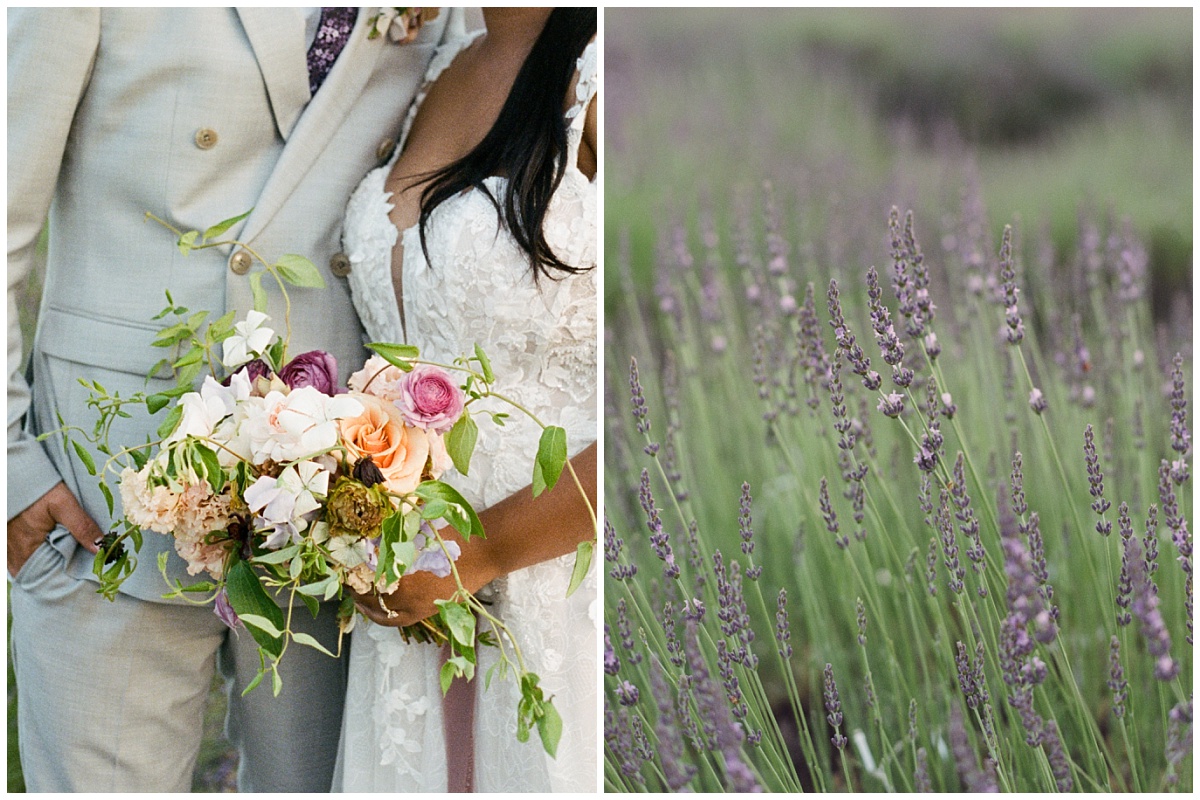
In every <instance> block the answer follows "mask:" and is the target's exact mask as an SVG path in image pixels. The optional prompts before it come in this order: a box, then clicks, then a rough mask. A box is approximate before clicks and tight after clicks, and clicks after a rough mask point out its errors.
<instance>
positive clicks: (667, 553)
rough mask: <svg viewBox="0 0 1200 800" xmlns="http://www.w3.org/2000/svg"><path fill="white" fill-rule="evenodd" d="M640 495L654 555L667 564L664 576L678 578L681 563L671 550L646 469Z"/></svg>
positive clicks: (643, 472) (643, 473)
mask: <svg viewBox="0 0 1200 800" xmlns="http://www.w3.org/2000/svg"><path fill="white" fill-rule="evenodd" d="M638 495H639V497H640V499H641V501H642V510H643V511H645V512H646V525H647V527H649V528H650V546H651V547H652V548H653V549H654V555H656V556H658V557H659V558H660V559H662V561H663V563H664V564H665V567H664V568H663V577H665V578H678V577H679V565H678V564H676V563H675V553H674V552H673V551H672V550H671V542H670V538H669V536H668V535H667V532H666V531H665V530H663V524H662V519H661V518H660V517H659V515H658V509H657V508H656V507H655V505H654V495H653V494H652V493H651V492H650V473H649V472H648V471H647V470H645V469H643V470H642V481H641V485H640V487H639V489H638Z"/></svg>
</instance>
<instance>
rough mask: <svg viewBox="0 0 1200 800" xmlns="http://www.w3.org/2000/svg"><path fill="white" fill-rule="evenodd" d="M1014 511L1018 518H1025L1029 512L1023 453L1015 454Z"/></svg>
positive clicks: (1013, 470)
mask: <svg viewBox="0 0 1200 800" xmlns="http://www.w3.org/2000/svg"><path fill="white" fill-rule="evenodd" d="M1011 485H1012V510H1013V513H1014V514H1016V515H1017V516H1023V515H1024V514H1025V512H1026V511H1028V510H1029V506H1028V505H1027V504H1026V503H1025V478H1024V476H1023V475H1022V473H1021V453H1020V451H1018V452H1016V453H1014V454H1013V468H1012V484H1011Z"/></svg>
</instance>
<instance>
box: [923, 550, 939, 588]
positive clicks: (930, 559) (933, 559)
mask: <svg viewBox="0 0 1200 800" xmlns="http://www.w3.org/2000/svg"><path fill="white" fill-rule="evenodd" d="M937 552H938V551H937V537H936V536H930V537H929V553H928V555H926V556H925V584H926V586H927V587H928V588H929V596H930V597H937V583H936V581H937Z"/></svg>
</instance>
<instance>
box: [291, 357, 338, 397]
mask: <svg viewBox="0 0 1200 800" xmlns="http://www.w3.org/2000/svg"><path fill="white" fill-rule="evenodd" d="M337 375H338V370H337V359H335V358H334V357H333V356H331V355H329V353H326V352H325V351H324V350H309V351H308V352H307V353H301V354H300V355H298V356H296V357H295V358H293V359H292V360H291V361H289V362H288V363H287V366H285V367H284V368H283V369H281V370H279V379H280V380H281V381H283V382H284V383H286V384H287V385H288V388H291V389H299V388H301V387H304V386H311V387H312V388H314V389H316V390H317V391H318V392H320V393H321V394H327V395H329V396H330V397H333V396H334V395H335V394H337V393H338V385H337Z"/></svg>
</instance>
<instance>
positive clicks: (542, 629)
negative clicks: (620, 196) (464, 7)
mask: <svg viewBox="0 0 1200 800" xmlns="http://www.w3.org/2000/svg"><path fill="white" fill-rule="evenodd" d="M472 40H473V37H467V38H465V39H461V40H457V41H455V42H453V43H450V44H447V45H446V46H445V47H444V48H443V49H441V50H440V51H439V52H438V54H437V55H435V57H434V59H433V61H432V63H431V64H430V68H429V73H428V75H427V76H426V83H425V87H424V89H423V90H422V91H421V92H420V93H419V94H418V95H417V98H416V100H415V101H414V103H413V107H412V109H410V111H409V114H408V119H407V121H406V122H405V125H404V130H403V131H402V133H401V138H400V146H399V147H398V148H397V155H398V153H399V151H400V150H401V149H402V148H403V146H404V141H405V139H406V138H407V136H408V130H409V128H410V127H411V125H412V121H413V119H414V118H415V116H416V112H417V108H418V107H419V105H420V103H421V102H422V101H423V100H424V98H425V95H426V93H427V91H428V88H429V86H430V84H431V83H432V82H433V80H434V79H436V78H437V76H438V75H439V74H440V73H441V72H442V70H444V69H445V68H446V67H447V66H448V65H449V64H450V62H451V61H452V60H453V59H454V57H455V56H456V55H457V54H458V53H459V52H460V51H461V50H462V49H463V48H464V47H465V46H466V45H467V44H469V43H470V42H471V41H472ZM578 67H579V79H578V81H577V91H576V102H575V103H574V105H573V106H572V108H571V109H570V110H569V111H568V112H567V120H568V123H569V135H568V141H569V145H570V152H569V154H568V167H567V170H566V175H565V177H564V178H563V181H562V184H561V185H560V186H559V188H558V191H557V192H556V193H555V195H554V198H553V201H552V204H551V207H550V209H549V211H548V213H547V215H546V219H545V225H544V230H545V234H546V240H547V242H548V243H549V244H550V246H551V247H552V248H553V250H554V252H555V253H556V254H557V255H558V257H559V258H560V259H562V260H563V261H565V262H566V263H568V264H572V265H577V266H592V265H595V263H596V238H597V237H596V229H597V222H598V220H597V206H596V186H595V184H594V183H593V182H591V181H589V180H588V178H587V177H586V176H585V175H584V174H583V173H581V172H580V171H579V169H578V168H577V167H576V163H577V154H578V149H579V143H580V140H581V138H582V132H583V122H584V117H585V114H584V113H583V112H584V110H585V109H586V108H587V105H588V103H589V102H590V101H591V99H592V97H593V96H594V95H595V92H596V50H595V43H592V44H590V45H589V46H588V48H587V50H586V51H585V52H584V55H583V57H581V58H580V59H579V62H578ZM395 158H396V156H393V162H394V160H395ZM391 166H392V164H391V163H389V164H387V165H385V166H383V167H380V168H379V169H376V170H375V171H373V172H372V173H370V174H369V175H368V176H367V177H366V178H365V179H364V180H363V182H362V184H361V185H360V186H359V187H358V189H357V190H356V191H355V193H354V195H353V196H352V197H351V199H350V202H349V205H348V207H347V211H346V220H345V225H344V233H343V240H344V245H345V248H346V252H347V255H348V256H349V258H350V261H351V272H350V275H349V282H350V288H351V291H352V294H353V297H354V303H355V306H356V307H357V309H358V312H359V314H360V316H361V318H362V322H363V325H364V327H365V329H366V332H367V336H368V341H386V342H402V341H408V342H409V343H412V344H415V345H418V346H419V347H420V348H421V354H422V356H423V357H425V358H428V359H430V360H433V361H441V362H444V363H448V362H449V361H450V360H452V359H454V358H455V357H457V356H460V355H464V354H470V353H471V352H472V351H473V348H474V345H475V343H476V342H478V343H479V344H480V345H481V346H482V347H483V348H484V350H485V352H486V353H487V354H488V356H489V358H490V359H491V362H492V366H493V368H494V370H495V373H496V376H497V384H496V389H497V391H499V392H501V393H503V394H505V395H508V396H510V397H512V398H513V399H515V400H516V401H517V402H519V403H521V404H522V405H524V406H525V407H526V408H529V409H530V410H531V411H533V412H534V413H535V414H537V415H538V417H539V418H540V419H541V420H542V421H543V422H545V423H547V424H556V425H560V426H562V427H563V428H565V429H566V431H567V440H568V442H569V445H570V451H571V455H574V454H576V453H578V452H579V451H580V450H582V449H583V448H585V447H586V446H587V445H588V444H590V443H592V442H593V441H595V438H596V423H597V420H596V405H597V403H596V400H597V395H596V391H597V388H596V333H597V320H596V316H597V303H596V271H595V270H589V271H587V272H584V273H579V274H576V275H571V276H568V277H566V278H564V279H562V280H547V279H545V278H542V279H541V280H540V281H539V282H538V284H536V285H535V283H534V281H533V277H532V274H531V270H530V267H529V262H528V259H527V258H526V256H525V254H524V253H523V252H522V251H521V250H520V249H519V248H518V246H517V245H516V243H515V242H514V241H513V240H512V238H511V236H509V235H508V233H507V232H506V231H505V229H504V228H503V226H502V225H501V224H500V222H499V220H498V218H497V214H496V211H495V208H494V207H493V206H492V204H491V202H489V201H488V199H487V198H486V197H484V196H483V195H482V193H480V192H478V191H474V190H473V191H470V192H466V193H464V194H461V195H458V196H456V197H454V198H452V199H450V200H447V201H446V202H444V203H442V204H441V205H440V206H439V207H438V208H437V209H436V210H435V211H434V213H433V214H432V215H431V217H430V221H429V225H428V228H427V231H426V235H427V239H428V246H429V256H430V262H431V263H427V261H426V259H425V255H424V253H423V252H422V249H421V244H420V238H419V234H418V232H417V229H416V227H415V226H414V227H412V228H409V229H407V230H405V231H403V232H398V231H397V230H396V228H395V226H394V225H393V224H392V222H391V221H390V219H389V218H388V212H389V211H390V210H391V208H392V206H391V204H390V202H389V201H390V198H391V195H390V193H388V192H386V191H385V190H384V181H385V179H386V177H387V174H388V172H389V171H390V169H391ZM488 183H489V188H491V189H492V190H493V191H494V192H496V193H497V195H498V194H499V192H501V191H502V187H503V178H489V179H488ZM398 236H402V237H403V245H404V249H403V252H404V264H403V302H404V311H405V313H404V320H405V323H406V325H407V337H405V335H404V334H405V331H403V330H402V326H401V318H400V313H399V310H398V309H397V308H396V304H395V302H394V297H395V294H394V292H393V290H392V277H391V275H392V272H391V258H392V247H393V245H394V244H395V242H396V239H397V237H398ZM494 409H495V410H497V411H500V410H511V409H507V408H505V407H504V406H503V405H502V404H499V403H497V404H496V405H495V406H494ZM474 416H475V418H476V419H477V420H478V422H479V439H478V444H477V446H476V450H475V455H474V457H473V459H472V461H471V468H470V475H469V476H463V475H459V474H458V473H457V472H450V473H448V474H447V475H446V476H445V480H447V481H449V482H450V483H452V484H453V485H455V486H456V487H458V489H459V490H460V491H462V493H463V494H464V495H465V496H466V498H467V499H468V500H469V501H470V502H471V503H472V504H473V505H474V506H475V508H476V509H478V510H482V509H485V508H487V507H489V506H491V505H493V504H494V503H497V502H499V501H500V500H503V499H504V498H506V497H508V496H509V495H511V494H513V493H514V492H516V491H518V490H521V489H523V488H524V487H525V486H527V485H528V484H529V482H530V479H531V475H532V465H533V457H534V454H535V452H536V450H537V442H538V437H539V435H540V430H539V429H538V428H537V427H536V426H535V425H534V424H533V423H532V422H531V421H529V420H528V419H527V418H525V417H523V416H522V415H519V414H513V416H511V417H510V419H509V421H508V422H507V424H505V426H504V427H503V428H498V427H497V426H495V425H494V424H492V422H491V420H490V419H489V418H488V417H487V416H486V415H484V414H480V413H475V414H474ZM564 479H565V474H564ZM538 534H539V531H536V530H531V531H529V535H530V536H537V535H538ZM572 564H573V556H567V557H564V558H561V559H556V560H554V561H549V562H545V563H542V564H538V565H535V566H533V567H530V568H528V569H523V570H519V571H517V572H514V573H511V574H509V575H508V576H506V577H505V578H502V579H500V580H498V581H495V582H494V583H493V584H492V589H494V597H495V603H494V605H493V606H492V607H491V608H492V611H493V613H496V614H497V615H498V616H500V617H501V618H502V619H504V620H505V621H506V622H507V624H508V625H509V626H511V628H512V630H513V631H514V632H515V634H516V636H517V637H518V641H519V642H520V645H521V649H522V651H523V653H524V656H525V658H526V660H527V664H528V668H529V669H530V670H531V671H532V672H534V673H536V674H537V675H538V676H540V677H541V681H542V686H543V688H544V690H545V692H546V694H547V695H548V696H552V697H553V699H554V705H555V707H556V708H557V709H558V710H559V712H560V714H561V716H562V718H563V734H562V741H561V743H560V744H559V748H558V755H557V758H556V759H551V758H550V757H549V756H547V755H546V754H545V752H544V751H543V749H542V746H541V743H540V741H539V739H538V735H537V732H536V731H534V732H533V734H532V736H531V737H530V739H529V741H528V742H526V743H524V744H522V743H519V742H518V741H517V739H516V734H515V731H516V707H517V700H518V698H519V692H518V690H517V686H516V681H515V680H514V676H513V675H512V673H511V672H510V673H509V674H508V675H507V676H506V677H505V678H504V679H503V680H501V679H499V677H495V678H493V680H492V682H491V686H490V688H488V689H487V690H486V691H485V690H484V685H483V684H484V682H483V680H482V678H483V676H484V674H485V673H486V672H487V671H488V668H489V667H490V666H491V665H492V664H493V663H495V662H496V660H497V659H496V650H495V648H492V647H481V648H480V649H479V650H478V655H479V666H478V670H477V676H478V677H477V679H476V680H475V681H473V685H474V687H475V716H474V719H475V725H474V748H475V751H474V753H475V754H474V763H475V768H474V769H475V774H474V788H475V791H554V792H559V791H594V790H595V789H596V787H597V785H598V777H597V750H598V743H597V737H596V730H597V722H598V720H597V700H596V698H597V696H598V675H597V673H598V660H597V652H598V647H597V625H598V617H599V609H598V601H597V591H596V587H597V580H596V574H597V571H598V570H597V569H596V567H595V565H593V567H592V570H591V573H590V575H589V577H588V578H587V579H586V580H585V582H584V584H583V585H582V586H581V587H580V588H579V590H578V591H576V592H575V594H573V595H572V596H571V597H570V598H567V597H566V596H565V595H566V590H567V584H568V581H569V578H570V573H571V567H572ZM439 652H440V648H438V647H436V646H433V645H427V644H415V643H414V644H405V643H404V642H403V641H402V640H401V638H400V635H399V633H398V632H397V631H396V630H395V629H392V628H386V627H381V626H377V625H374V624H371V623H370V622H366V621H365V620H361V619H360V620H359V623H358V627H357V628H356V630H355V631H354V633H353V641H352V643H351V648H350V664H349V669H350V676H349V687H348V691H347V697H346V712H345V718H344V723H343V734H342V743H341V753H340V758H339V770H338V773H339V774H338V778H337V781H336V782H335V787H334V788H335V790H341V791H388V792H406V791H446V789H447V780H448V775H447V759H446V743H445V742H444V737H443V719H442V693H441V689H440V687H439V684H438V671H439V667H440V660H439ZM463 746H470V745H469V743H461V742H460V743H454V742H452V743H451V747H452V748H453V747H463Z"/></svg>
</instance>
